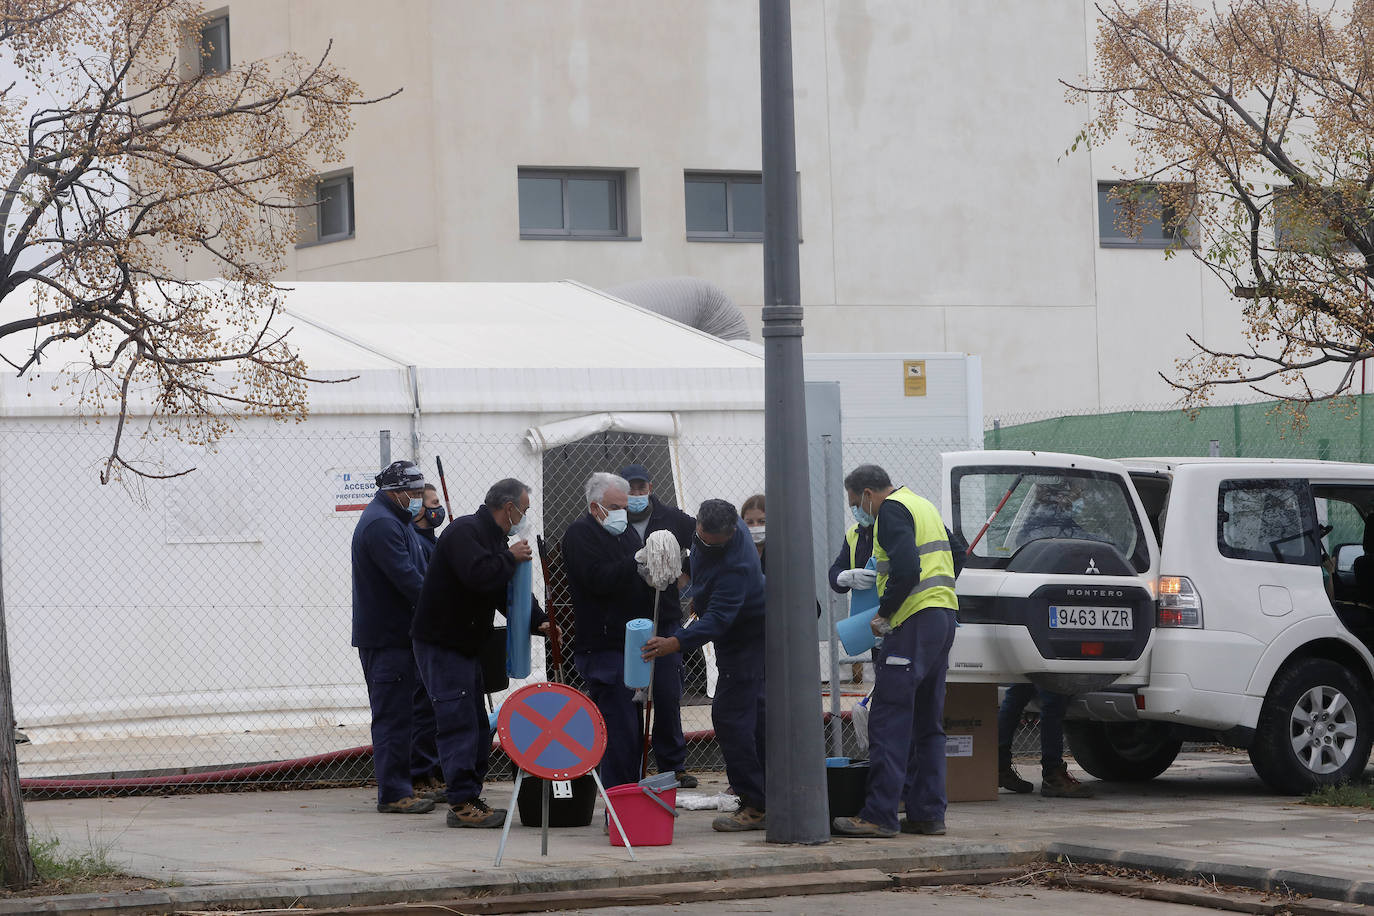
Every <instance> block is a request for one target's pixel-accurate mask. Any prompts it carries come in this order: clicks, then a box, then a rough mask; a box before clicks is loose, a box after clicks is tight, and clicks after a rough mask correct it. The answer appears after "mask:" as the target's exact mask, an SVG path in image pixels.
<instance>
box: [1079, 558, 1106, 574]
mask: <svg viewBox="0 0 1374 916" xmlns="http://www.w3.org/2000/svg"><path fill="white" fill-rule="evenodd" d="M1083 575H1085V576H1100V575H1102V570H1100V569H1098V568H1097V561H1096V560H1094V559H1093V558H1092V557H1089V558H1088V568H1087V569H1085V570H1083Z"/></svg>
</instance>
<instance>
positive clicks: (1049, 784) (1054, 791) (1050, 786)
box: [1026, 763, 1093, 798]
mask: <svg viewBox="0 0 1374 916" xmlns="http://www.w3.org/2000/svg"><path fill="white" fill-rule="evenodd" d="M1026 785H1030V783H1026ZM1040 794H1041V795H1043V796H1044V797H1045V798H1092V797H1093V790H1092V789H1091V788H1089V787H1088V786H1085V785H1083V783H1081V782H1079V781H1078V780H1077V779H1074V778H1073V774H1071V773H1070V772H1069V768H1068V766H1066V765H1065V764H1063V763H1060V764H1059V766H1057V767H1054V768H1052V769H1048V770H1043V771H1042V775H1041V782H1040Z"/></svg>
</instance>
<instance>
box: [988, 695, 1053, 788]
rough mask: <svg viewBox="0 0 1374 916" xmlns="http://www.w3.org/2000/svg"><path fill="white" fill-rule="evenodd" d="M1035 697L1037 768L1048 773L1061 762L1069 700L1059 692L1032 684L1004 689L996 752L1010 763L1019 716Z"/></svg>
mask: <svg viewBox="0 0 1374 916" xmlns="http://www.w3.org/2000/svg"><path fill="white" fill-rule="evenodd" d="M1037 696H1038V697H1039V698H1040V767H1041V769H1043V770H1045V771H1046V772H1049V771H1050V770H1057V769H1059V767H1061V766H1062V765H1063V763H1064V710H1066V709H1067V708H1068V705H1069V698H1068V697H1066V696H1065V695H1064V694H1062V693H1051V692H1050V691H1048V690H1041V689H1040V688H1039V687H1036V686H1035V685H1034V684H1012V685H1011V686H1010V687H1008V688H1007V692H1006V693H1005V694H1004V695H1003V697H1002V705H1001V706H1000V707H998V709H997V751H998V755H999V756H1000V757H1002V758H1003V759H1005V760H1006V761H1008V762H1010V760H1011V743H1012V739H1013V738H1014V737H1016V729H1017V727H1018V726H1019V725H1020V724H1021V713H1023V712H1025V711H1026V704H1028V703H1030V701H1031V700H1033V699H1035V698H1036V697H1037Z"/></svg>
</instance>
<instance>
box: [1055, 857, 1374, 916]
mask: <svg viewBox="0 0 1374 916" xmlns="http://www.w3.org/2000/svg"><path fill="white" fill-rule="evenodd" d="M1044 854H1045V856H1046V858H1049V859H1053V858H1054V857H1055V856H1064V857H1065V858H1067V859H1069V860H1071V861H1074V862H1092V863H1095V864H1098V865H1123V866H1126V867H1127V868H1139V869H1143V870H1145V871H1152V872H1155V873H1156V874H1160V875H1165V876H1168V877H1171V878H1193V877H1196V876H1198V875H1209V876H1211V877H1212V878H1214V879H1216V880H1217V881H1221V882H1224V883H1226V884H1235V885H1239V886H1241V887H1248V888H1252V889H1254V890H1259V891H1293V892H1296V893H1299V894H1308V895H1310V896H1312V897H1320V898H1322V899H1323V900H1340V901H1344V902H1346V903H1361V904H1366V905H1374V881H1352V880H1350V879H1349V878H1336V877H1332V876H1330V875H1317V874H1312V873H1310V872H1301V871H1295V870H1293V869H1291V868H1259V867H1257V866H1254V865H1236V864H1234V863H1227V862H1208V861H1205V860H1202V859H1185V858H1183V857H1181V856H1164V855H1159V854H1157V853H1150V852H1137V851H1133V850H1123V849H1107V848H1105V847H1101V846H1081V845H1078V844H1076V843H1051V844H1050V845H1049V846H1047V847H1045V853H1044Z"/></svg>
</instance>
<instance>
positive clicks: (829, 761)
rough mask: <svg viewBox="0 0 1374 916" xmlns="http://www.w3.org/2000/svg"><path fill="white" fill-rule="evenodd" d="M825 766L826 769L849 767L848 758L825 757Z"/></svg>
mask: <svg viewBox="0 0 1374 916" xmlns="http://www.w3.org/2000/svg"><path fill="white" fill-rule="evenodd" d="M825 765H826V766H827V767H832V768H834V767H847V766H849V758H848V757H827V758H825Z"/></svg>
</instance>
